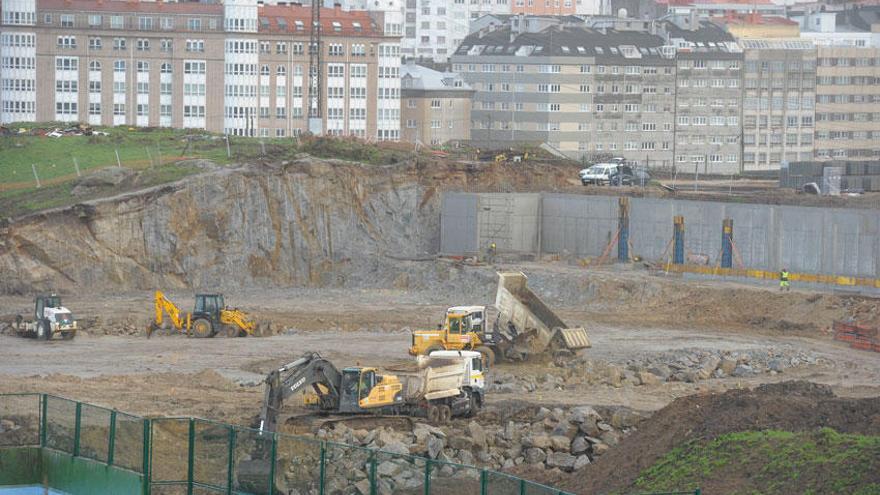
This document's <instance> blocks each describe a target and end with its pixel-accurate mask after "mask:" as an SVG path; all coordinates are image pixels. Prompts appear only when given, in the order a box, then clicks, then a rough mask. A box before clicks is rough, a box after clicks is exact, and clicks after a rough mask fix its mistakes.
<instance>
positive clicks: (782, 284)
mask: <svg viewBox="0 0 880 495" xmlns="http://www.w3.org/2000/svg"><path fill="white" fill-rule="evenodd" d="M790 290H791V286H790V285H789V283H788V268H783V269H782V271H781V272H779V291H780V292H781V291H786V292H788V291H790Z"/></svg>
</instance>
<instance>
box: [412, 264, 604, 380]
mask: <svg viewBox="0 0 880 495" xmlns="http://www.w3.org/2000/svg"><path fill="white" fill-rule="evenodd" d="M527 280H528V279H527V277H526V276H525V274H523V273H522V272H499V273H498V289H497V290H496V292H495V305H494V306H454V307H451V308H449V309H448V310H447V311H446V319H445V322H444V324H443V325H441V326H440V328H438V329H436V330H416V331H414V332H413V333H412V346H411V347H410V350H409V352H410V354H412V355H416V356H421V355H427V354H430V353H431V352H433V351H435V350H441V349H444V350H461V349H466V350H473V351H476V352H479V353H480V354H482V355H483V358H484V362H485V363H486V364H490V365H491V364H492V363H493V362H494V361H495V359H496V358H497V359H505V360H509V361H522V360H525V359H529V358H531V357H537V356H543V357H552V358H554V359H557V360H562V359H565V358H566V357H570V356H573V355H574V354H575V353H576V352H577V351H579V350H581V349H585V348H588V347H590V339H589V337H588V336H587V331H586V329H585V328H584V327H569V326H568V325H567V324H566V323H565V322H564V321H562V319H561V318H559V317H558V316H557V315H556V313H554V312H553V311H552V310H551V309H550V308H549V307H548V306H547V305H546V304H545V303H544V302H543V301H542V300H541V298H540V297H538V295H537V294H535V293H534V292H533V291H532V290H531V289H529V287H528V284H527Z"/></svg>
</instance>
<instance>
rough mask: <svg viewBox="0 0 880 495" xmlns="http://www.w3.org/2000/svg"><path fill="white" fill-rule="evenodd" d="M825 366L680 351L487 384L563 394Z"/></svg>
mask: <svg viewBox="0 0 880 495" xmlns="http://www.w3.org/2000/svg"><path fill="white" fill-rule="evenodd" d="M821 364H826V363H825V362H824V361H823V360H822V359H821V358H819V357H817V356H816V355H815V354H813V353H809V352H804V351H800V350H791V349H776V348H768V349H762V350H747V351H741V352H726V351H720V350H707V349H682V350H677V351H669V352H663V353H652V354H646V355H643V356H639V357H636V358H633V359H629V360H627V361H625V362H618V363H611V362H607V361H601V360H590V359H584V358H580V359H575V360H571V361H569V362H568V363H566V365H565V367H564V368H555V369H553V370H552V371H550V372H547V373H545V374H543V375H538V376H536V377H533V376H523V375H517V374H513V373H505V372H503V371H498V370H496V371H495V372H493V376H492V379H491V381H490V383H489V384H488V388H489V390H490V391H491V392H501V393H504V392H508V393H519V392H534V391H535V390H538V389H539V388H540V389H544V390H546V389H553V390H565V389H567V388H574V387H576V386H577V385H580V384H589V385H596V384H604V385H608V386H612V387H624V386H640V385H657V384H660V383H663V382H686V383H694V382H698V381H701V380H709V379H714V378H726V377H734V378H743V377H749V376H754V375H759V374H763V373H768V374H771V375H775V374H778V373H783V372H785V370H788V369H790V368H801V367H806V366H813V365H821Z"/></svg>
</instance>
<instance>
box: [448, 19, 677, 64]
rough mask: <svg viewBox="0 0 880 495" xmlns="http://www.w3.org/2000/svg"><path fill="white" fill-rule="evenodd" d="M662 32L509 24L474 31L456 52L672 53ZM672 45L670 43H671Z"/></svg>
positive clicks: (541, 54)
mask: <svg viewBox="0 0 880 495" xmlns="http://www.w3.org/2000/svg"><path fill="white" fill-rule="evenodd" d="M665 45H666V42H665V41H664V39H663V38H661V37H660V36H656V35H652V34H648V33H640V32H633V31H615V30H613V29H608V30H604V31H598V30H594V29H589V28H584V27H565V28H561V29H560V28H558V27H556V26H554V27H550V28H547V29H545V30H543V31H541V32H538V33H517V32H516V31H511V28H510V27H505V28H502V29H497V30H494V31H491V32H489V33H473V34H471V35H469V36H468V37H467V38H465V39H464V41H462V43H461V46H459V47H458V50H457V51H456V52H455V55H459V56H481V55H482V56H496V57H501V56H507V57H514V56H516V57H529V56H532V57H549V56H554V57H578V56H600V57H603V56H604V57H621V58H631V59H639V58H643V57H657V58H660V57H669V56H671V53H669V52H668V50H666V49H665ZM669 49H671V47H669Z"/></svg>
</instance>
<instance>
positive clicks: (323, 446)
mask: <svg viewBox="0 0 880 495" xmlns="http://www.w3.org/2000/svg"><path fill="white" fill-rule="evenodd" d="M226 142H227V143H228V142H229V137H228V136H227V137H226ZM326 445H327V444H326V442H324V441H321V469H320V472H319V475H320V481H321V484H320V485H319V486H318V495H324V477H325V476H326V472H325V460H324V458H325V457H326V456H327V446H326Z"/></svg>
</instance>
